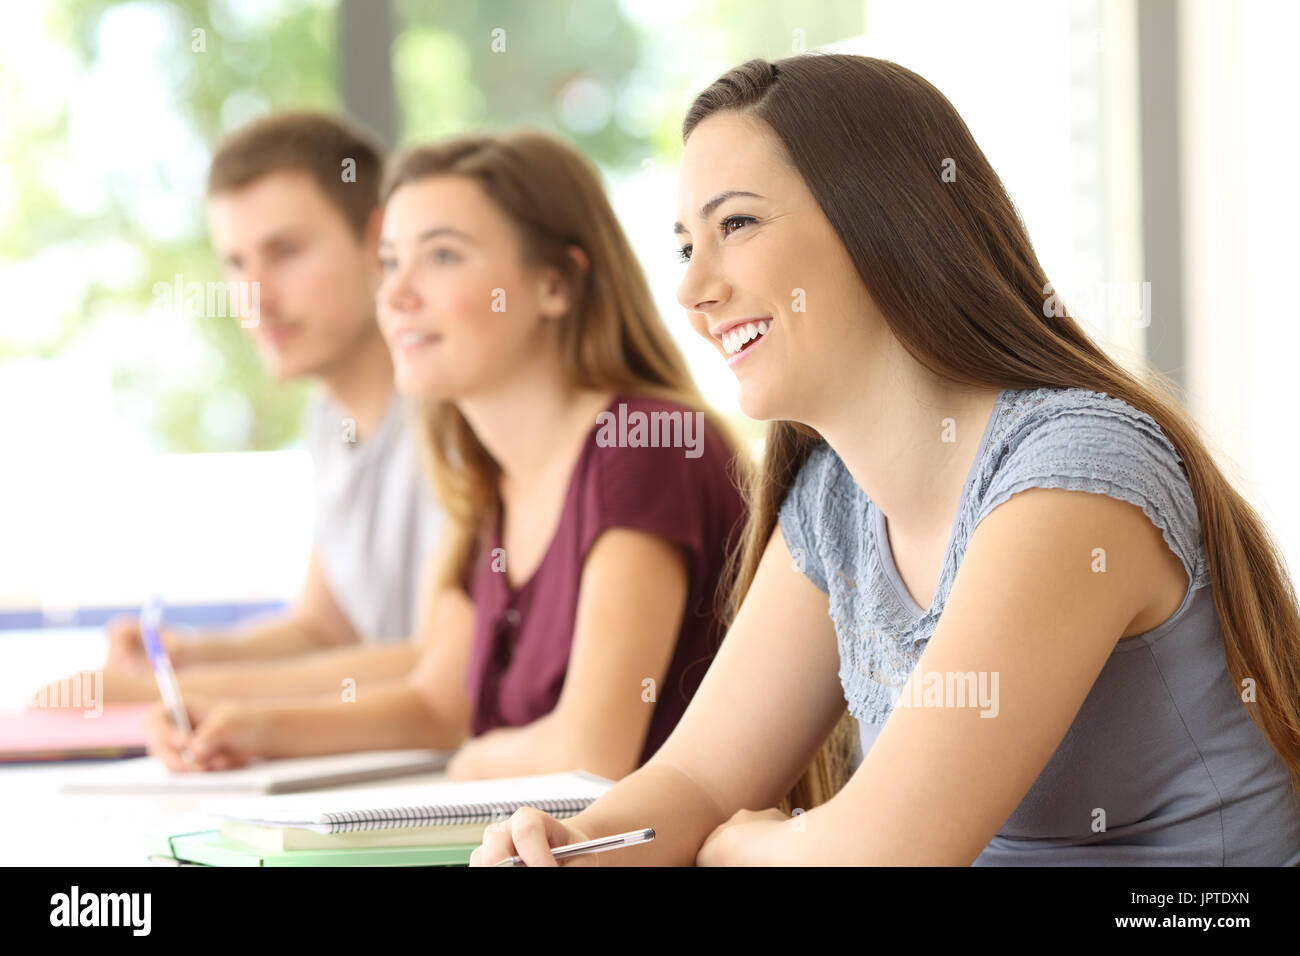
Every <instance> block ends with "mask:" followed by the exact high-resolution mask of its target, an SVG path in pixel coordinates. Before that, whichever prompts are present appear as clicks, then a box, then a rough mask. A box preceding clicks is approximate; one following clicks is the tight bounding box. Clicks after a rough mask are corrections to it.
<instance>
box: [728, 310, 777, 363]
mask: <svg viewBox="0 0 1300 956" xmlns="http://www.w3.org/2000/svg"><path fill="white" fill-rule="evenodd" d="M771 327H772V321H771V320H770V319H762V320H760V321H758V322H746V323H745V324H744V325H736V326H732V327H731V328H730V329H728V330H727V331H726V332H724V333H722V334H721V335H720V336H718V338H720V339H721V340H722V348H723V350H724V351H725V352H726V353H727V354H728V355H735V354H736V353H737V352H739V351H741V350H742V349H743V348H744V347H745V346H746V345H748V344H749V343H750V342H752V341H754V340H755V339H757V338H759V337H760V336H762V335H766V334H767V330H768V329H770V328H771Z"/></svg>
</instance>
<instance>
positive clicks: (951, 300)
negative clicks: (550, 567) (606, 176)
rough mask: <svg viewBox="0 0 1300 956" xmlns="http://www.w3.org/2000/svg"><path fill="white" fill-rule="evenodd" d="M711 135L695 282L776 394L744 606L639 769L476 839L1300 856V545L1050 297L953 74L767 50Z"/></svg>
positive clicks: (691, 295)
mask: <svg viewBox="0 0 1300 956" xmlns="http://www.w3.org/2000/svg"><path fill="white" fill-rule="evenodd" d="M683 139H684V141H685V149H684V152H683V156H682V168H681V188H680V205H679V209H678V217H679V222H678V224H677V227H676V231H677V232H678V234H679V242H680V243H681V246H682V252H683V257H684V258H685V259H687V260H688V262H689V265H688V266H687V268H686V273H685V277H684V279H683V281H682V284H681V287H680V290H679V296H678V297H679V300H680V301H681V303H682V305H683V306H684V307H685V308H686V309H687V310H688V312H689V314H690V317H691V321H692V323H693V324H694V326H695V328H696V330H697V331H699V332H700V333H701V334H703V335H707V336H709V337H710V339H711V341H713V342H715V343H716V344H717V347H718V349H719V352H720V353H721V354H722V355H724V356H726V357H727V361H728V362H729V364H730V365H731V366H732V367H733V368H734V370H735V374H736V376H737V378H738V380H739V383H740V403H741V407H742V408H743V410H744V411H745V412H746V414H748V415H750V416H751V417H754V418H759V419H766V420H769V421H771V422H772V425H771V426H770V429H769V432H768V437H767V441H766V448H765V459H764V462H763V466H762V470H761V473H760V475H759V476H758V477H757V480H756V482H755V483H754V485H753V487H752V494H751V509H750V515H749V521H748V526H747V531H746V536H745V542H744V546H743V552H742V555H741V566H740V574H739V577H738V580H737V584H736V589H735V592H734V599H733V602H732V607H733V612H734V613H733V619H732V620H731V624H730V629H729V631H728V634H727V638H726V640H725V641H724V642H723V645H722V648H721V650H720V652H719V654H718V657H717V659H716V661H715V662H714V664H713V667H712V668H711V669H710V671H709V673H708V675H707V676H706V678H705V681H704V683H703V685H702V686H701V688H700V690H699V692H698V693H697V695H696V697H695V699H694V700H693V701H692V704H691V706H690V707H689V708H688V710H687V713H686V714H685V716H684V717H683V719H682V721H681V722H680V723H679V724H678V727H677V729H676V730H675V731H674V733H673V735H672V736H671V737H670V738H669V739H668V741H667V742H666V743H665V744H664V746H663V747H662V748H661V749H660V751H659V752H658V753H657V754H656V755H655V757H654V758H653V759H652V760H651V761H649V762H648V763H647V764H646V766H645V767H643V768H641V769H639V770H638V771H637V772H636V773H634V774H632V775H630V776H629V777H627V778H626V779H624V780H623V781H621V782H620V783H619V784H618V785H617V786H616V787H614V788H613V789H612V790H611V791H609V792H608V793H607V794H605V795H604V796H603V797H602V798H601V799H600V800H598V801H597V802H596V803H595V804H593V805H592V806H591V807H590V808H589V809H588V810H586V811H584V812H583V813H581V814H579V815H577V816H576V817H573V818H572V819H570V820H565V821H557V820H554V819H552V818H550V817H548V816H547V815H545V814H542V813H540V811H537V810H534V809H524V810H520V811H519V812H518V813H516V814H515V816H514V817H512V819H511V820H510V821H508V822H507V823H506V824H504V825H503V826H501V827H500V828H499V829H498V828H495V827H494V828H493V829H492V830H491V831H490V832H489V833H488V834H487V836H486V837H485V841H484V844H483V846H482V847H481V848H480V849H479V850H477V851H476V854H475V863H478V864H483V863H492V862H494V861H496V860H497V859H499V858H501V857H503V856H505V855H506V854H509V853H516V852H517V853H519V854H520V855H521V856H522V857H523V858H524V860H525V861H526V862H527V863H528V864H529V865H553V863H554V859H553V857H552V856H551V854H550V852H549V847H551V846H555V845H558V844H563V843H568V842H571V841H574V840H579V839H582V838H584V837H589V836H599V835H605V834H610V833H617V832H620V831H624V830H629V829H632V828H634V827H644V826H653V827H656V828H657V830H658V836H657V838H656V839H655V840H654V841H653V842H652V843H650V844H646V845H644V846H640V847H636V848H633V849H628V850H626V851H619V852H614V853H606V854H602V855H600V856H599V857H595V856H592V857H587V858H585V859H584V860H583V861H582V862H585V863H588V864H591V863H596V864H600V865H616V864H646V863H690V862H692V861H695V862H699V863H704V864H745V863H796V864H800V863H839V864H849V863H868V864H899V863H906V864H956V865H963V864H972V863H974V864H979V865H996V864H1071V863H1074V864H1172V863H1178V864H1210V865H1223V864H1265V865H1271V864H1295V863H1298V862H1300V809H1298V808H1297V800H1296V785H1297V782H1298V780H1300V773H1298V771H1300V673H1298V670H1300V618H1298V616H1297V607H1296V598H1295V593H1294V590H1293V587H1292V584H1291V582H1290V580H1289V578H1288V576H1287V572H1286V568H1285V564H1284V562H1283V560H1282V558H1281V557H1280V555H1279V552H1278V549H1277V547H1276V545H1275V544H1274V542H1273V541H1272V540H1271V539H1270V536H1269V534H1268V531H1267V529H1266V527H1265V526H1264V524H1263V523H1262V522H1261V520H1260V519H1259V517H1258V515H1257V514H1256V513H1255V512H1254V511H1253V510H1252V508H1251V507H1250V506H1249V505H1248V504H1247V503H1246V502H1245V501H1244V500H1243V499H1242V497H1241V496H1240V495H1239V494H1238V493H1237V492H1236V491H1235V490H1233V488H1232V487H1231V486H1230V484H1229V483H1228V482H1227V481H1226V480H1225V478H1224V476H1223V475H1222V473H1221V472H1220V471H1219V469H1218V468H1217V467H1216V466H1215V464H1214V462H1213V460H1212V459H1211V456H1210V455H1209V454H1208V453H1207V451H1206V448H1205V446H1204V444H1203V443H1202V441H1201V440H1200V439H1199V438H1198V436H1197V434H1196V431H1195V428H1194V426H1193V424H1192V423H1191V422H1190V421H1189V420H1188V418H1187V416H1186V414H1185V413H1184V412H1183V411H1182V410H1181V409H1180V408H1179V407H1178V405H1177V404H1176V402H1175V401H1174V400H1173V399H1172V398H1170V397H1167V396H1166V394H1162V393H1161V390H1160V389H1158V388H1157V387H1156V386H1155V385H1152V384H1148V383H1146V382H1143V381H1141V380H1140V379H1139V378H1137V377H1135V376H1134V375H1132V374H1130V373H1128V372H1127V371H1125V370H1124V369H1123V368H1121V367H1120V366H1119V365H1117V364H1116V363H1115V362H1114V361H1112V360H1111V359H1110V358H1109V357H1107V356H1106V354H1105V353H1104V352H1103V351H1102V350H1101V349H1100V348H1098V347H1097V345H1095V344H1094V343H1093V342H1092V341H1091V340H1090V339H1089V338H1088V336H1087V335H1086V334H1085V333H1084V332H1083V331H1082V330H1081V329H1080V328H1079V326H1078V325H1077V324H1076V323H1075V322H1074V321H1073V320H1072V319H1071V318H1069V317H1068V316H1063V315H1060V314H1058V313H1059V310H1057V309H1055V308H1052V307H1050V303H1045V298H1046V295H1047V294H1050V292H1049V290H1050V287H1049V285H1048V281H1047V277H1046V275H1045V274H1044V271H1043V268H1042V266H1041V265H1040V264H1039V262H1038V259H1037V257H1036V256H1035V254H1034V251H1033V248H1032V246H1031V244H1030V241H1029V238H1028V236H1027V234H1026V232H1025V228H1024V225H1023V223H1022V222H1021V221H1020V219H1019V217H1018V216H1017V214H1016V211H1015V208H1014V206H1013V205H1012V203H1011V200H1010V198H1009V197H1008V195H1007V193H1006V191H1005V189H1004V188H1003V186H1002V183H1001V181H1000V180H999V179H998V177H997V175H996V174H995V173H994V171H993V169H992V168H991V167H990V166H989V163H988V161H987V159H986V158H985V156H984V154H983V153H982V152H981V151H980V149H979V148H978V146H977V145H976V144H975V142H974V140H973V138H972V137H971V135H970V132H969V130H968V129H967V128H966V126H965V124H964V123H963V122H962V120H961V118H960V117H959V116H958V114H957V113H956V111H955V110H954V109H953V107H952V105H951V104H950V103H949V102H948V101H947V99H945V98H944V96H943V95H942V94H941V93H939V92H938V91H937V90H936V89H935V88H934V87H933V86H931V85H930V84H929V83H927V82H926V81H925V80H923V79H922V78H921V77H919V76H917V75H916V74H914V73H912V72H910V71H908V70H906V69H904V68H902V67H900V66H897V65H895V64H892V63H888V62H885V61H881V60H876V59H870V58H866V57H858V56H847V55H838V54H814V55H805V56H798V57H792V58H789V59H785V60H780V61H778V62H776V63H769V62H766V61H762V60H754V61H750V62H748V63H745V64H743V65H742V66H739V67H737V68H736V69H734V70H732V71H730V72H729V73H727V74H725V75H724V76H722V77H721V78H719V79H718V80H717V81H716V82H715V83H714V84H713V85H711V86H710V87H709V88H708V89H706V90H705V91H704V92H703V93H702V94H700V96H699V97H698V98H697V99H696V101H695V103H694V104H693V106H692V108H691V110H690V112H689V113H688V115H687V117H686V120H685V123H684V125H683ZM948 170H952V171H954V172H955V179H954V178H953V177H952V176H951V175H947V176H945V175H944V173H945V172H946V171H948ZM1045 305H1046V306H1048V307H1046V308H1045ZM1152 380H1153V381H1154V382H1157V383H1158V382H1159V378H1158V376H1153V377H1152ZM1162 388H1163V387H1162ZM778 528H779V532H780V533H778ZM846 700H847V702H848V714H847V716H846V715H845V707H844V704H845V701H846ZM855 731H856V732H857V733H858V734H859V735H860V739H861V744H862V748H863V750H864V752H865V756H864V758H863V760H862V761H861V763H860V765H859V766H858V767H857V768H856V770H854V771H853V773H852V775H851V776H849V774H848V772H847V771H848V767H847V765H846V763H845V760H844V755H845V754H846V753H847V749H848V745H849V743H850V741H851V739H852V738H851V735H852V734H853V733H854V732H855ZM846 777H847V780H846ZM778 804H780V805H781V806H780V807H778V806H777V805H778ZM762 807H770V808H772V809H769V810H762V811H760V810H757V809H756V808H762ZM792 811H802V812H799V813H797V814H796V815H795V817H794V819H792V818H791V815H790V814H791V812H792Z"/></svg>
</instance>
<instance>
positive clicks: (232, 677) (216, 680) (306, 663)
mask: <svg viewBox="0 0 1300 956" xmlns="http://www.w3.org/2000/svg"><path fill="white" fill-rule="evenodd" d="M419 657H420V649H419V648H418V647H417V646H416V644H415V643H414V642H413V641H403V642H402V643H400V644H379V645H376V644H362V645H358V646H353V647H342V648H339V649H337V650H331V651H317V652H316V653H313V654H302V655H300V656H298V657H296V658H293V659H290V660H274V661H266V662H258V661H250V662H246V663H236V664H202V665H197V666H194V667H188V668H186V669H185V670H183V671H181V672H179V673H178V674H177V675H176V676H177V680H178V681H179V683H180V687H181V693H182V694H184V693H193V694H206V695H210V696H214V697H281V696H293V695H296V694H328V693H337V694H338V695H339V699H340V700H343V699H345V696H346V695H345V692H347V691H351V692H352V693H353V694H355V693H357V692H359V691H360V690H361V689H362V687H363V685H370V684H374V683H378V682H386V681H389V680H393V679H396V678H400V677H405V676H406V675H407V674H409V673H410V672H411V669H412V668H413V667H414V666H415V663H416V661H417V660H419ZM349 681H350V682H351V683H347V682H349ZM367 689H368V687H367Z"/></svg>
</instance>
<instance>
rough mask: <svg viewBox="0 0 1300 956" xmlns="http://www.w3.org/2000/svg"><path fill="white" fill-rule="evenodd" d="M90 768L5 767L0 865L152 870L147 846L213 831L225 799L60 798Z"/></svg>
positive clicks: (403, 782) (433, 777)
mask: <svg viewBox="0 0 1300 956" xmlns="http://www.w3.org/2000/svg"><path fill="white" fill-rule="evenodd" d="M86 766H87V765H86V764H85V763H66V764H51V765H43V766H8V767H0V813H3V814H4V815H5V819H6V820H10V821H13V824H14V825H11V826H6V828H5V830H6V832H5V834H4V839H3V840H2V841H0V865H3V866H76V867H81V866H148V865H149V860H148V855H149V852H150V847H151V846H153V845H154V843H155V841H156V840H157V838H158V837H165V836H171V835H173V834H176V833H191V832H194V831H197V830H212V829H215V827H216V823H215V822H214V821H213V819H212V818H211V817H209V816H206V815H204V814H202V813H199V812H198V805H199V803H200V802H201V801H205V800H212V799H216V798H218V797H219V796H221V795H220V794H217V793H213V792H209V793H194V794H183V793H177V794H101V793H67V794H65V793H60V792H59V784H60V783H61V782H62V780H63V778H64V777H65V776H67V775H68V774H70V773H75V772H83V771H84V768H85V767H86ZM445 779H446V775H445V774H442V773H424V774H413V775H411V776H406V777H395V778H393V779H390V780H377V781H371V782H370V783H363V784H349V785H347V786H345V787H328V788H323V789H321V790H314V791H312V792H313V793H323V792H326V791H327V790H352V789H360V788H365V789H382V788H384V787H407V786H413V785H416V784H421V783H435V782H438V781H441V780H445ZM247 795H248V794H247V792H243V793H240V794H234V796H239V797H246V796H247Z"/></svg>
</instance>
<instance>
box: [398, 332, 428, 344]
mask: <svg viewBox="0 0 1300 956" xmlns="http://www.w3.org/2000/svg"><path fill="white" fill-rule="evenodd" d="M432 338H433V336H431V335H425V334H424V333H423V332H403V333H402V334H401V335H399V336H398V337H397V344H398V345H402V346H411V345H421V344H423V343H425V342H427V341H429V340H431V339H432Z"/></svg>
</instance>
